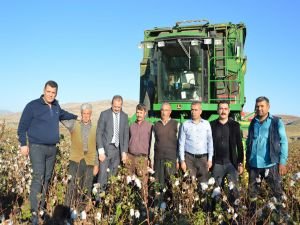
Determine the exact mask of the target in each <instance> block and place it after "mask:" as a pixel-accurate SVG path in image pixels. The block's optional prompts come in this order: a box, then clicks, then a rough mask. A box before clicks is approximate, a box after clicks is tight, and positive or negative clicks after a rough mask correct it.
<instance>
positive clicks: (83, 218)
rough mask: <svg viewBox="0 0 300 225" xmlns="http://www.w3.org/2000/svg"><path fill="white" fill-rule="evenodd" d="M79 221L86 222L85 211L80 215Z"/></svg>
mask: <svg viewBox="0 0 300 225" xmlns="http://www.w3.org/2000/svg"><path fill="white" fill-rule="evenodd" d="M80 219H82V220H86V212H85V210H83V211H82V212H81V213H80Z"/></svg>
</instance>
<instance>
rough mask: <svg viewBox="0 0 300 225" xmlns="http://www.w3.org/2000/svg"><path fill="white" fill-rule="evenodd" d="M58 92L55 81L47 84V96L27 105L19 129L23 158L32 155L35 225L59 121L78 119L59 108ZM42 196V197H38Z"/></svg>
mask: <svg viewBox="0 0 300 225" xmlns="http://www.w3.org/2000/svg"><path fill="white" fill-rule="evenodd" d="M57 89H58V85H57V83H56V82H55V81H51V80H50V81H48V82H46V84H45V87H44V94H43V95H42V96H41V97H40V98H38V99H35V100H33V101H31V102H29V103H28V104H27V105H26V107H25V109H24V111H23V113H22V116H21V119H20V123H19V127H18V136H19V142H20V146H21V147H20V151H21V154H23V155H25V156H27V155H28V154H29V157H30V161H31V164H32V182H31V187H30V195H29V199H30V206H31V212H32V219H31V220H32V224H38V215H37V214H38V210H39V209H40V210H44V209H45V197H46V193H47V189H48V184H49V181H50V179H51V176H52V171H53V168H54V164H55V159H56V152H57V148H56V144H57V143H58V142H59V121H61V120H70V119H76V118H77V116H76V115H73V114H71V113H68V112H66V111H64V110H62V109H61V108H60V106H59V104H58V101H57V100H55V97H56V95H57ZM27 139H28V140H27ZM41 193H42V194H41ZM40 194H41V197H38V196H39V195H40Z"/></svg>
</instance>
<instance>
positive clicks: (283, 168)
mask: <svg viewBox="0 0 300 225" xmlns="http://www.w3.org/2000/svg"><path fill="white" fill-rule="evenodd" d="M286 172H287V168H286V165H282V164H279V174H280V176H283V175H285V174H286Z"/></svg>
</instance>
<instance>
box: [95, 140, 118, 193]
mask: <svg viewBox="0 0 300 225" xmlns="http://www.w3.org/2000/svg"><path fill="white" fill-rule="evenodd" d="M120 162H121V160H120V151H119V149H118V148H116V146H115V145H113V144H110V145H109V146H108V150H107V155H106V158H105V160H104V161H103V162H100V170H99V174H98V183H100V188H101V189H105V188H106V184H107V180H108V179H109V177H110V176H115V175H116V174H117V172H118V166H119V165H120Z"/></svg>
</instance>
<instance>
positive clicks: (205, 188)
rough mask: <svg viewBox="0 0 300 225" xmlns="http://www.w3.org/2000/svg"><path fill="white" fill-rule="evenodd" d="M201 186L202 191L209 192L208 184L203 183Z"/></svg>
mask: <svg viewBox="0 0 300 225" xmlns="http://www.w3.org/2000/svg"><path fill="white" fill-rule="evenodd" d="M200 185H201V190H202V191H206V190H207V188H208V185H207V183H204V182H202V183H200Z"/></svg>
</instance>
